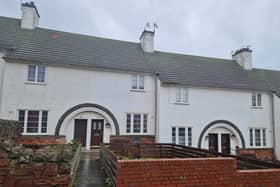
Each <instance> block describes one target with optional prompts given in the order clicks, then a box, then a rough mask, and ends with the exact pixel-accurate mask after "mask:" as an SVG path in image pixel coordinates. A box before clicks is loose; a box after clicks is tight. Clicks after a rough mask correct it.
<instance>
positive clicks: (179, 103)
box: [174, 102, 190, 105]
mask: <svg viewBox="0 0 280 187" xmlns="http://www.w3.org/2000/svg"><path fill="white" fill-rule="evenodd" d="M174 104H175V105H190V104H189V103H185V102H175V103H174Z"/></svg>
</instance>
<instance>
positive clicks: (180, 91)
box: [175, 87, 189, 104]
mask: <svg viewBox="0 0 280 187" xmlns="http://www.w3.org/2000/svg"><path fill="white" fill-rule="evenodd" d="M175 103H176V104H189V90H188V88H185V87H177V88H176V93H175Z"/></svg>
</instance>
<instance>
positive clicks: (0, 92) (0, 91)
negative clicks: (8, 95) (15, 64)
mask: <svg viewBox="0 0 280 187" xmlns="http://www.w3.org/2000/svg"><path fill="white" fill-rule="evenodd" d="M4 57H5V51H4V50H3V51H1V50H0V71H1V72H0V116H1V113H2V97H3V84H4V72H5V71H4V70H5V65H6V61H5V60H4ZM1 61H3V62H1Z"/></svg>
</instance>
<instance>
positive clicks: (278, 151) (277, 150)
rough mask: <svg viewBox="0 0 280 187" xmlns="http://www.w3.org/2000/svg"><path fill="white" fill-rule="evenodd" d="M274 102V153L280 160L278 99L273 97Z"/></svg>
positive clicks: (279, 103) (279, 107)
mask: <svg viewBox="0 0 280 187" xmlns="http://www.w3.org/2000/svg"><path fill="white" fill-rule="evenodd" d="M273 100H274V119H275V143H276V146H275V153H276V155H275V156H276V159H277V160H279V159H280V98H279V97H278V96H276V95H273Z"/></svg>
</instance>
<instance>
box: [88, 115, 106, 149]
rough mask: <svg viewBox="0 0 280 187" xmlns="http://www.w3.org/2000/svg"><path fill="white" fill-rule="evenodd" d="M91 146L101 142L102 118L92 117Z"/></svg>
mask: <svg viewBox="0 0 280 187" xmlns="http://www.w3.org/2000/svg"><path fill="white" fill-rule="evenodd" d="M91 124H92V125H91V146H96V145H100V144H101V143H103V128H104V120H103V119H93V120H92V121H91Z"/></svg>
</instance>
